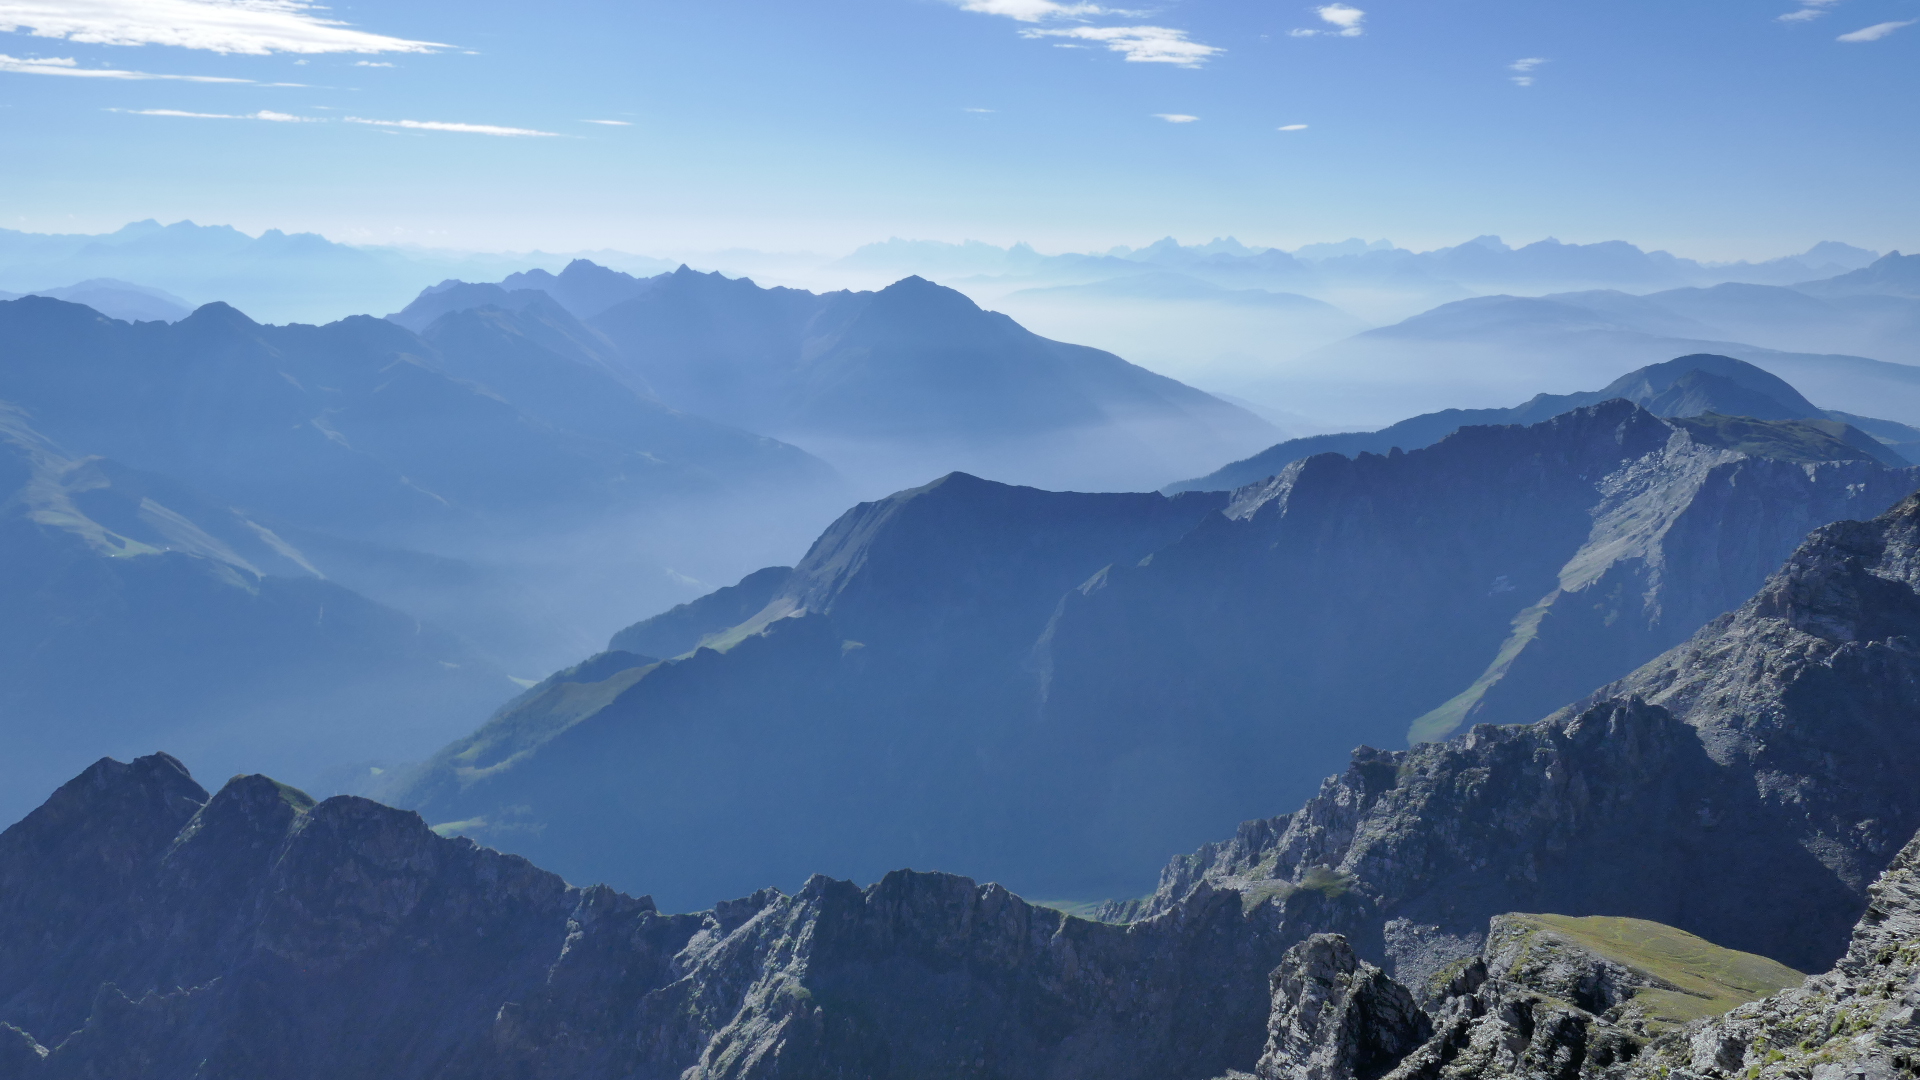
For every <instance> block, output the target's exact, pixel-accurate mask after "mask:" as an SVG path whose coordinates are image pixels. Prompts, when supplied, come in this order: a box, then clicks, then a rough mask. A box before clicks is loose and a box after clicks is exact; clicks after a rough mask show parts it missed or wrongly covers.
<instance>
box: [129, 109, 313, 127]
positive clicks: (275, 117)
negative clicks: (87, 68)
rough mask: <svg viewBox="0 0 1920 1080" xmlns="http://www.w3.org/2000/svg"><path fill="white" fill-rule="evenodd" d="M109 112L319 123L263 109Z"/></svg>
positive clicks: (193, 117)
mask: <svg viewBox="0 0 1920 1080" xmlns="http://www.w3.org/2000/svg"><path fill="white" fill-rule="evenodd" d="M107 111H108V112H117V113H126V114H127V115H128V116H180V117H186V118H188V119H191V120H267V121H271V122H273V123H276V124H305V123H318V120H316V119H315V118H314V117H311V116H295V115H293V114H292V113H283V112H274V111H273V110H271V109H261V110H260V111H259V112H251V113H210V112H187V111H185V110H183V109H108V110H107Z"/></svg>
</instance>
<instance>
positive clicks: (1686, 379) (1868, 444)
mask: <svg viewBox="0 0 1920 1080" xmlns="http://www.w3.org/2000/svg"><path fill="white" fill-rule="evenodd" d="M1614 398H1624V399H1626V400H1628V401H1631V402H1634V403H1635V404H1637V405H1640V406H1642V407H1643V408H1645V409H1646V410H1647V411H1649V412H1651V413H1653V414H1654V415H1655V416H1698V415H1700V414H1701V413H1719V414H1721V415H1725V416H1750V417H1755V418H1758V419H1762V420H1804V421H1808V422H1810V423H1812V424H1813V425H1814V426H1816V427H1819V428H1821V429H1823V430H1824V431H1826V433H1827V434H1830V435H1832V436H1833V437H1835V438H1837V439H1839V440H1841V441H1842V442H1845V443H1846V444H1847V445H1849V446H1852V447H1854V448H1855V449H1857V450H1860V451H1861V452H1863V453H1864V454H1865V455H1866V456H1868V457H1871V458H1873V459H1875V460H1877V461H1879V462H1880V463H1881V464H1883V465H1890V466H1894V467H1900V466H1904V465H1907V464H1910V463H1911V462H1910V460H1909V459H1908V458H1906V457H1905V456H1903V455H1902V453H1901V451H1900V447H1901V446H1902V445H1907V444H1910V443H1912V442H1914V441H1915V440H1920V430H1916V429H1913V428H1909V427H1907V426H1906V425H1904V424H1898V423H1894V422H1892V421H1886V420H1874V419H1872V418H1870V417H1863V416H1853V415H1851V414H1848V413H1839V412H1832V411H1829V410H1825V409H1821V408H1819V407H1817V406H1815V405H1814V404H1813V403H1812V402H1810V401H1808V400H1807V399H1806V398H1804V397H1802V396H1801V395H1800V392H1799V391H1798V390H1795V389H1794V388H1793V387H1792V386H1790V385H1788V383H1787V382H1786V381H1785V380H1783V379H1781V378H1779V377H1777V376H1775V375H1772V374H1769V373H1768V372H1766V371H1764V370H1762V369H1760V368H1757V367H1755V366H1753V365H1752V364H1749V363H1746V362H1744V361H1741V360H1735V359H1734V358H1732V357H1730V356H1714V355H1712V354H1710V353H1700V354H1696V355H1693V356H1682V357H1679V358H1678V359H1674V360H1668V361H1665V362H1662V363H1659V364H1650V365H1648V366H1646V367H1643V368H1640V369H1639V370H1637V371H1630V372H1628V373H1627V374H1625V375H1622V376H1621V377H1620V378H1618V379H1615V380H1614V381H1613V382H1612V383H1609V384H1608V385H1607V386H1605V387H1604V388H1602V389H1599V390H1595V391H1592V392H1590V393H1584V394H1538V395H1536V396H1535V397H1534V398H1533V399H1532V400H1530V401H1527V402H1525V403H1524V404H1521V405H1516V406H1514V407H1513V408H1510V409H1445V410H1442V411H1440V412H1435V413H1426V414H1424V415H1422V416H1415V417H1413V418H1411V419H1407V420H1402V421H1400V422H1399V423H1397V424H1393V425H1391V426H1388V427H1385V428H1382V429H1380V430H1379V431H1364V432H1361V431H1356V432H1343V433H1341V434H1337V435H1309V436H1307V437H1306V438H1302V439H1289V440H1287V441H1286V442H1283V443H1279V444H1277V445H1274V446H1270V447H1268V448H1267V449H1265V450H1262V451H1261V452H1260V453H1258V454H1255V455H1254V456H1252V457H1250V458H1246V459H1244V460H1242V461H1236V462H1233V463H1232V464H1230V465H1223V466H1221V467H1220V468H1219V469H1216V470H1215V471H1213V472H1211V473H1209V474H1207V475H1206V476H1203V477H1200V478H1198V479H1194V480H1182V481H1180V482H1179V483H1177V484H1169V485H1167V486H1166V487H1165V488H1163V489H1162V490H1163V491H1166V492H1167V493H1168V494H1172V493H1173V492H1177V491H1228V490H1231V489H1233V488H1237V487H1242V486H1244V485H1246V484H1251V483H1255V482H1257V481H1259V480H1262V479H1264V478H1266V477H1269V476H1272V475H1274V474H1275V473H1277V472H1279V471H1280V470H1281V469H1283V468H1285V467H1286V466H1287V465H1288V464H1289V463H1291V462H1294V461H1298V460H1299V459H1301V458H1304V457H1311V456H1313V455H1314V454H1325V453H1337V454H1346V455H1348V456H1349V457H1351V456H1353V455H1354V454H1358V453H1361V452H1363V451H1370V452H1372V453H1376V454H1384V453H1387V452H1388V451H1389V450H1392V449H1393V448H1395V447H1399V448H1400V449H1402V450H1417V449H1419V448H1420V447H1423V446H1431V445H1433V444H1434V443H1436V442H1439V441H1440V440H1441V439H1442V438H1445V437H1446V436H1447V435H1449V434H1451V433H1453V432H1454V431H1457V430H1459V429H1460V428H1462V427H1465V426H1467V425H1469V424H1532V423H1538V422H1539V421H1541V420H1545V419H1546V418H1548V417H1550V416H1557V415H1559V414H1560V413H1563V412H1566V411H1568V410H1569V409H1576V408H1579V407H1581V406H1583V405H1597V404H1599V403H1600V402H1602V401H1609V400H1612V399H1614ZM1874 436H1880V437H1879V438H1875V437H1874Z"/></svg>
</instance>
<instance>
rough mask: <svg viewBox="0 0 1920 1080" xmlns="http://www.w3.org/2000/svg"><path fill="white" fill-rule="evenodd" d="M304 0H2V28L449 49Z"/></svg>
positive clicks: (271, 48)
mask: <svg viewBox="0 0 1920 1080" xmlns="http://www.w3.org/2000/svg"><path fill="white" fill-rule="evenodd" d="M317 10H321V9H318V8H316V7H315V6H314V5H313V4H311V3H308V2H306V0H0V31H5V32H9V33H17V32H20V31H26V32H28V33H31V34H33V35H34V36H35V37H44V38H63V39H65V40H67V41H75V42H80V43H83V44H87V45H172V46H176V47H178V48H183V49H202V50H206V51H208V52H217V53H245V54H248V55H254V56H264V55H267V54H269V53H384V52H410V53H423V52H433V51H435V50H438V49H444V48H447V47H448V46H446V45H443V44H441V43H439V42H433V41H410V40H407V39H405V38H397V37H388V36H387V35H385V34H375V33H369V32H368V31H365V30H356V29H354V28H353V27H351V26H348V25H347V24H346V23H344V22H341V21H340V20H338V19H326V18H321V17H320V16H319V15H317V14H315V12H316V11H317Z"/></svg>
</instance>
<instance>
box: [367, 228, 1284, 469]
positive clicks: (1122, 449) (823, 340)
mask: <svg viewBox="0 0 1920 1080" xmlns="http://www.w3.org/2000/svg"><path fill="white" fill-rule="evenodd" d="M542 296H546V297H550V298H551V301H552V302H555V303H558V304H560V305H562V306H566V307H568V308H569V310H570V311H571V312H572V313H573V314H574V315H575V316H578V317H582V318H584V320H585V323H586V326H587V327H588V328H589V329H590V330H591V331H592V332H593V333H594V334H595V335H597V338H596V340H597V341H599V342H601V343H603V345H604V346H605V348H604V351H603V355H604V356H605V358H606V360H605V362H606V364H607V365H608V366H609V368H610V369H612V370H615V371H617V372H619V373H620V374H621V375H622V377H623V378H624V379H625V380H626V381H627V383H628V384H629V385H630V386H634V387H636V388H645V389H646V390H647V391H649V392H651V393H654V394H657V395H658V396H659V398H660V399H661V400H663V401H665V402H668V403H670V404H672V405H674V406H675V407H678V408H681V409H685V410H686V411H688V412H690V413H694V414H697V415H701V416H707V417H712V418H714V419H717V420H721V421H724V422H726V423H730V424H736V425H739V426H741V427H744V428H748V429H750V430H754V431H762V432H767V433H769V434H772V435H775V436H777V437H779V438H782V439H786V440H789V441H792V442H795V443H798V444H800V445H803V446H807V447H808V448H810V449H813V450H814V451H815V452H817V453H819V454H821V455H822V456H823V457H826V458H827V459H828V460H830V461H832V462H834V464H835V465H836V466H838V467H839V468H841V469H842V471H845V472H849V473H851V474H853V475H855V477H856V478H857V479H858V480H860V481H862V482H863V483H865V484H866V485H867V486H869V487H874V486H878V487H880V488H881V489H882V490H884V489H885V487H887V486H897V485H898V484H900V483H903V482H913V481H914V480H917V479H919V478H921V477H923V476H925V475H927V474H928V473H929V472H934V473H937V472H941V471H946V470H949V469H954V468H966V469H972V470H975V471H979V472H985V473H989V474H991V475H994V476H1000V477H1005V478H1008V479H1011V480H1016V481H1020V482H1025V483H1035V484H1040V485H1043V486H1049V487H1069V488H1083V489H1092V490H1112V489H1116V488H1119V489H1125V488H1141V487H1150V486H1154V484H1155V483H1164V482H1165V481H1164V480H1159V481H1156V480H1155V479H1154V477H1155V475H1156V474H1160V475H1165V472H1166V470H1168V469H1170V468H1173V467H1174V466H1175V465H1176V463H1178V462H1182V461H1194V460H1201V461H1204V460H1209V459H1211V460H1216V461H1217V460H1219V459H1220V458H1221V457H1224V456H1232V455H1231V452H1227V448H1229V447H1235V446H1247V447H1248V448H1249V449H1250V448H1251V446H1250V445H1249V444H1250V443H1251V444H1252V445H1258V443H1259V442H1260V441H1261V440H1262V439H1263V437H1267V438H1270V437H1271V435H1272V433H1273V429H1272V428H1271V426H1270V425H1268V424H1267V423H1266V422H1265V421H1263V420H1261V419H1259V418H1258V417H1256V416H1254V415H1252V414H1251V413H1249V412H1247V411H1245V410H1244V409H1241V408H1240V407H1238V406H1236V405H1232V404H1230V403H1228V402H1225V401H1222V400H1221V399H1219V398H1216V397H1214V396H1212V395H1210V394H1205V393H1202V392H1200V391H1197V390H1194V389H1193V388H1191V387H1188V386H1186V385H1184V384H1182V383H1179V382H1176V381H1174V380H1172V379H1168V378H1166V377H1164V376H1160V375H1155V374H1153V373H1152V372H1150V371H1147V370H1145V369H1144V368H1140V367H1136V366H1134V365H1132V364H1129V363H1127V362H1126V361H1124V360H1122V359H1120V358H1119V357H1117V356H1114V355H1112V354H1111V353H1105V352H1101V351H1099V350H1096V349H1089V348H1085V347H1083V346H1077V345H1069V344H1065V343H1062V342H1057V341H1050V340H1048V339H1046V338H1042V337H1039V336H1038V335H1035V334H1032V333H1030V332H1028V331H1027V330H1025V329H1023V328H1022V327H1021V326H1020V325H1019V324H1017V323H1015V322H1014V321H1013V320H1012V319H1009V318H1007V317H1006V316H1004V315H999V314H996V313H994V312H989V311H983V310H981V309H980V308H979V307H978V306H977V305H976V304H974V303H973V302H972V301H971V300H969V299H967V298H966V297H965V296H963V295H961V294H960V293H958V292H955V291H954V290H952V289H947V288H943V287H941V286H938V285H935V284H933V283H932V282H928V281H925V280H923V279H921V278H917V277H912V278H906V279H904V280H902V281H899V282H896V283H894V284H893V285H891V286H888V287H887V288H885V289H882V290H880V291H878V292H871V293H868V292H861V293H853V292H836V293H826V294H820V295H816V294H814V293H810V292H805V291H803V290H797V289H783V288H775V289H762V288H760V287H759V286H757V285H755V284H754V283H753V282H752V281H750V280H747V279H729V278H726V277H723V276H722V275H720V274H717V273H716V274H699V273H695V272H693V271H692V270H689V269H687V268H685V267H681V268H680V269H679V270H676V271H675V272H673V273H671V274H663V275H660V276H658V277H655V278H649V279H636V278H631V277H627V276H626V275H623V274H616V273H614V272H612V271H609V270H607V269H606V268H604V267H600V266H596V265H594V264H591V263H587V262H584V261H582V262H576V263H573V264H571V265H569V266H568V267H567V268H566V269H565V270H564V271H563V272H562V273H560V274H558V275H537V276H536V275H533V274H524V275H516V276H515V277H513V278H510V279H508V280H507V281H504V282H502V283H501V284H499V285H474V284H466V283H461V282H444V283H442V284H441V285H438V286H435V287H434V288H432V289H430V290H428V291H427V292H425V293H423V294H422V295H421V296H420V297H419V298H418V299H416V300H415V301H414V303H413V304H411V305H409V306H408V307H407V309H406V310H403V311H401V312H398V313H396V314H395V315H393V316H391V319H392V320H393V321H395V322H398V323H400V324H402V325H406V326H412V327H415V328H417V329H421V330H422V331H423V332H425V333H427V335H428V336H429V337H432V336H433V331H432V330H431V329H430V328H429V326H430V324H431V322H432V321H433V320H435V319H438V318H444V317H446V316H447V315H449V314H452V313H454V312H457V311H462V310H474V309H480V308H484V307H494V308H498V309H501V310H521V309H523V308H525V307H526V306H527V305H529V304H532V303H534V302H535V301H536V299H537V298H539V297H542Z"/></svg>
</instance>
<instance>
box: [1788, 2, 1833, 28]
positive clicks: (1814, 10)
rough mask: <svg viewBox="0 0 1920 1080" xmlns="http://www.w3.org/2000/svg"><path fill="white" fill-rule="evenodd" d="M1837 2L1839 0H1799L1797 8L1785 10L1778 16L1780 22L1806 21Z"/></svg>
mask: <svg viewBox="0 0 1920 1080" xmlns="http://www.w3.org/2000/svg"><path fill="white" fill-rule="evenodd" d="M1839 2H1840V0H1800V6H1799V7H1798V8H1796V9H1794V10H1793V11H1789V12H1787V13H1786V14H1785V15H1781V16H1778V18H1779V20H1780V21H1781V22H1786V23H1792V22H1806V21H1807V20H1808V19H1817V18H1819V17H1820V16H1822V15H1825V14H1826V13H1827V9H1828V8H1830V7H1832V6H1833V5H1834V4H1837V3H1839Z"/></svg>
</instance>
